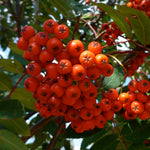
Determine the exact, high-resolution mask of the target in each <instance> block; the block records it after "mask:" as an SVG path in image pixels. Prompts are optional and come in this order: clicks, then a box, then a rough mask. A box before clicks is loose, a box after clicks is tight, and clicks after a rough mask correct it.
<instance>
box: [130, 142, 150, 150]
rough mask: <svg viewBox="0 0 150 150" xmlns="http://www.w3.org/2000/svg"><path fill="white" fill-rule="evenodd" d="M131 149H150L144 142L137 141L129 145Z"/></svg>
mask: <svg viewBox="0 0 150 150" xmlns="http://www.w3.org/2000/svg"><path fill="white" fill-rule="evenodd" d="M129 150H148V149H147V148H146V146H145V145H144V143H136V144H132V145H131V146H130V147H129Z"/></svg>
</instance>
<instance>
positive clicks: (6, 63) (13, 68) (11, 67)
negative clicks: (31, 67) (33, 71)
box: [0, 59, 24, 73]
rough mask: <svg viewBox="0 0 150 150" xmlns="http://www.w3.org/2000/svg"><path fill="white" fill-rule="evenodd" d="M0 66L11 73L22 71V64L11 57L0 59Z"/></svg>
mask: <svg viewBox="0 0 150 150" xmlns="http://www.w3.org/2000/svg"><path fill="white" fill-rule="evenodd" d="M0 68H1V69H3V70H6V71H9V72H13V73H23V72H24V68H23V66H22V64H21V63H19V62H18V61H17V60H13V59H0Z"/></svg>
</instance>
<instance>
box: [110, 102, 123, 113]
mask: <svg viewBox="0 0 150 150" xmlns="http://www.w3.org/2000/svg"><path fill="white" fill-rule="evenodd" d="M111 109H112V110H113V111H114V112H118V111H120V110H121V109H122V103H121V102H120V101H118V100H116V101H113V102H112V104H111Z"/></svg>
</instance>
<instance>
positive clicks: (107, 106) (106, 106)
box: [100, 98, 111, 111]
mask: <svg viewBox="0 0 150 150" xmlns="http://www.w3.org/2000/svg"><path fill="white" fill-rule="evenodd" d="M100 103H101V105H102V110H103V111H109V110H110V109H111V101H110V100H109V99H106V98H105V99H102V100H101V101H100Z"/></svg>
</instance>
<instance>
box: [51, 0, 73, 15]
mask: <svg viewBox="0 0 150 150" xmlns="http://www.w3.org/2000/svg"><path fill="white" fill-rule="evenodd" d="M49 3H50V4H51V5H53V6H54V7H56V8H57V10H58V11H59V12H60V13H62V14H63V16H64V17H65V18H68V17H71V16H73V14H72V7H71V2H70V0H65V1H64V0H59V1H52V0H49Z"/></svg>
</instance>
